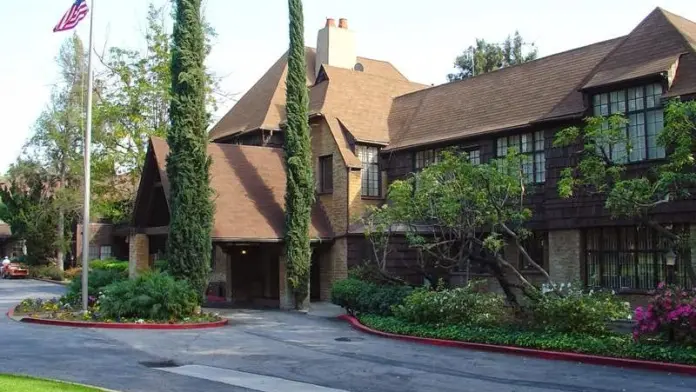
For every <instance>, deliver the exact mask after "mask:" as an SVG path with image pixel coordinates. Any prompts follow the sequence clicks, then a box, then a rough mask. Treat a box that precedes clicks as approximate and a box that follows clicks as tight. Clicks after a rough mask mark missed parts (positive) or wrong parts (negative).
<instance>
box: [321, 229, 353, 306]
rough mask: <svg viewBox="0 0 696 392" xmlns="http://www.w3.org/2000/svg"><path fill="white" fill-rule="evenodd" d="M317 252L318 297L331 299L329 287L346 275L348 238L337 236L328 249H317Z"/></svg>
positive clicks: (324, 299) (325, 299)
mask: <svg viewBox="0 0 696 392" xmlns="http://www.w3.org/2000/svg"><path fill="white" fill-rule="evenodd" d="M317 251H318V252H321V253H320V254H319V288H320V291H319V298H320V299H321V300H322V301H328V300H330V299H331V287H332V286H333V284H334V283H335V282H336V281H339V280H341V279H345V278H346V277H348V262H347V260H348V239H347V238H346V237H342V238H338V239H336V241H335V242H334V243H333V245H332V246H331V248H330V249H322V250H317Z"/></svg>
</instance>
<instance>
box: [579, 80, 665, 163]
mask: <svg viewBox="0 0 696 392" xmlns="http://www.w3.org/2000/svg"><path fill="white" fill-rule="evenodd" d="M661 96H662V85H661V84H660V83H653V84H648V85H646V86H640V87H632V88H628V89H623V90H617V91H611V92H608V93H601V94H595V95H594V96H593V97H592V114H593V115H594V116H610V115H612V114H616V113H621V114H623V115H625V116H626V118H627V119H628V126H627V127H626V136H627V138H628V140H629V142H630V145H631V146H630V147H631V148H630V151H627V150H628V148H627V146H626V145H625V144H624V143H620V144H615V145H612V146H606V147H607V149H608V150H609V151H608V154H609V158H610V159H612V160H613V161H616V162H619V163H626V162H639V161H645V160H648V159H661V158H664V157H665V148H664V147H662V146H659V145H658V144H657V136H658V135H659V134H660V132H662V129H663V128H664V112H663V107H662V102H661ZM605 126H607V127H608V126H609V125H608V124H605Z"/></svg>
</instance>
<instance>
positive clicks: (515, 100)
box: [386, 38, 622, 150]
mask: <svg viewBox="0 0 696 392" xmlns="http://www.w3.org/2000/svg"><path fill="white" fill-rule="evenodd" d="M621 40H622V38H617V39H613V40H609V41H604V42H600V43H596V44H593V45H589V46H585V47H582V48H578V49H574V50H570V51H567V52H563V53H559V54H555V55H551V56H548V57H543V58H540V59H538V60H535V61H531V62H528V63H525V64H521V65H517V66H512V67H507V68H502V69H499V70H496V71H493V72H489V73H487V74H483V75H479V76H476V77H474V78H469V79H465V80H462V81H459V82H453V83H448V84H444V85H440V86H437V87H432V88H429V89H425V90H422V91H418V92H414V93H411V94H407V95H404V96H401V97H398V98H396V99H395V100H394V105H393V107H392V110H391V113H390V116H389V124H390V133H391V144H390V145H389V146H388V147H387V148H386V150H396V149H401V148H407V147H411V146H416V145H421V144H427V143H433V142H438V141H446V140H451V139H457V138H461V137H467V136H473V135H477V134H481V133H484V132H491V131H496V130H504V129H510V128H516V127H521V126H526V125H529V124H530V123H532V122H535V121H539V120H541V119H544V118H546V117H562V116H566V115H570V114H577V113H580V112H582V111H584V107H583V100H582V94H581V93H580V92H579V91H577V90H578V88H579V87H580V86H581V85H582V83H583V82H584V81H585V78H586V77H587V74H588V73H589V71H590V70H592V69H593V68H594V67H595V66H597V64H598V63H599V62H600V61H601V60H602V59H603V58H604V56H606V55H607V53H609V52H610V51H611V50H612V49H614V48H615V47H616V45H617V44H618V43H619V42H621Z"/></svg>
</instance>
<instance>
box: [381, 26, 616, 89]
mask: <svg viewBox="0 0 696 392" xmlns="http://www.w3.org/2000/svg"><path fill="white" fill-rule="evenodd" d="M626 37H627V35H622V36H619V37H615V38H610V39H605V40H603V41H599V42H594V43H591V44H589V45H585V46H579V47H577V48H571V49H568V50H564V51H562V52H557V53H553V54H550V55H548V56H544V57H539V58H538V59H534V60H532V61H527V62H525V63H521V64H515V65H510V66H507V67H503V68H498V69H494V70H493V71H489V72H486V73H482V74H480V75H476V76H472V77H469V78H466V79H462V80H457V81H454V82H447V83H442V84H438V85H436V86H428V88H424V89H422V90H416V91H411V92H410V93H406V94H402V95H399V96H398V97H395V98H394V99H399V98H401V97H404V96H407V95H411V94H417V93H421V92H423V91H427V90H430V89H434V88H439V87H442V86H450V85H456V84H463V83H464V82H470V81H472V80H481V79H483V78H488V77H491V75H498V74H499V73H500V72H507V71H509V70H511V69H519V68H521V67H525V66H530V65H533V64H539V63H540V62H541V61H545V60H549V59H553V58H555V57H557V56H561V55H565V54H568V53H571V52H575V51H579V50H584V49H587V48H590V47H592V46H599V45H606V44H607V43H609V42H611V41H617V40H621V39H625V38H626ZM615 49H616V48H614V49H612V51H613V50H615ZM605 57H606V56H605Z"/></svg>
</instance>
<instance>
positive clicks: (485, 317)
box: [393, 286, 510, 325]
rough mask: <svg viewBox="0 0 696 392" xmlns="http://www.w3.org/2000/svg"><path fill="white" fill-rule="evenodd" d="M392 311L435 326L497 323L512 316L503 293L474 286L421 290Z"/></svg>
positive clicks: (505, 320) (409, 320)
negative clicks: (488, 291) (477, 289)
mask: <svg viewBox="0 0 696 392" xmlns="http://www.w3.org/2000/svg"><path fill="white" fill-rule="evenodd" d="M393 311H394V315H395V316H396V317H398V318H400V319H402V320H404V321H408V322H413V323H419V324H432V325H443V324H455V325H456V324H459V325H494V324H500V323H505V322H507V321H508V319H509V316H510V312H509V311H508V309H507V308H506V306H505V299H504V298H503V296H501V295H499V294H493V293H481V292H477V291H475V290H474V287H473V286H467V287H460V288H454V289H445V290H438V291H430V290H426V289H418V290H415V291H414V292H413V293H411V295H409V296H408V297H406V298H405V299H404V301H403V304H401V305H397V306H395V307H394V309H393Z"/></svg>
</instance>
